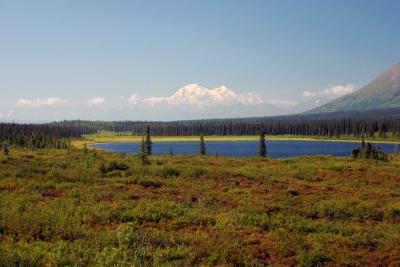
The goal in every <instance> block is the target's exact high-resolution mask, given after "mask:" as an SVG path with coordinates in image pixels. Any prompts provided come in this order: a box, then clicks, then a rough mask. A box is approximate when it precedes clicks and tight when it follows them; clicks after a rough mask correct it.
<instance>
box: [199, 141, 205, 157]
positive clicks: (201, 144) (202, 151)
mask: <svg viewBox="0 0 400 267" xmlns="http://www.w3.org/2000/svg"><path fill="white" fill-rule="evenodd" d="M199 154H200V155H202V156H204V155H205V154H206V143H204V137H203V136H200V147H199Z"/></svg>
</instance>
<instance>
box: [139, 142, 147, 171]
mask: <svg viewBox="0 0 400 267" xmlns="http://www.w3.org/2000/svg"><path fill="white" fill-rule="evenodd" d="M147 151H148V150H147V144H146V141H145V139H144V137H142V142H141V143H140V152H139V157H140V161H141V163H142V166H144V165H147V164H149V163H150V162H149V159H148V158H147V156H148V154H147V153H148V152H147Z"/></svg>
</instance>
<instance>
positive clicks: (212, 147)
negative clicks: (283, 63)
mask: <svg viewBox="0 0 400 267" xmlns="http://www.w3.org/2000/svg"><path fill="white" fill-rule="evenodd" d="M266 143H267V154H268V156H271V157H272V158H286V157H295V156H302V155H332V156H337V157H345V156H350V155H351V152H352V150H353V149H354V148H357V147H359V146H360V143H359V142H329V141H274V140H273V141H267V142H266ZM373 145H374V146H379V147H380V148H381V149H382V150H383V151H385V152H389V153H391V152H394V151H395V150H396V149H397V148H396V145H395V144H380V143H374V144H373ZM91 146H94V147H98V148H101V149H104V150H107V151H111V152H116V153H132V152H138V151H139V147H140V143H137V142H129V143H97V144H92V145H91ZM171 150H172V152H173V154H174V155H176V154H179V155H193V154H198V151H199V143H198V142H154V143H153V154H155V155H168V154H169V153H170V151H171ZM206 150H207V154H208V155H215V154H218V155H225V156H235V157H249V156H256V155H257V151H258V141H225V142H224V141H213V142H206Z"/></svg>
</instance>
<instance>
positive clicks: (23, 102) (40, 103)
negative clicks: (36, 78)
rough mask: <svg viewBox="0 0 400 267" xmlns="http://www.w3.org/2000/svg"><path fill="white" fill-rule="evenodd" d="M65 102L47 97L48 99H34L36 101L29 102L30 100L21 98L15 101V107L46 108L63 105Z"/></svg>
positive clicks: (57, 98)
mask: <svg viewBox="0 0 400 267" xmlns="http://www.w3.org/2000/svg"><path fill="white" fill-rule="evenodd" d="M66 102H67V101H66V100H64V99H62V98H59V97H49V98H48V99H45V100H41V99H36V100H30V99H25V98H21V99H19V100H18V101H17V103H16V105H17V106H20V107H36V108H37V107H46V106H56V105H60V104H64V103H66Z"/></svg>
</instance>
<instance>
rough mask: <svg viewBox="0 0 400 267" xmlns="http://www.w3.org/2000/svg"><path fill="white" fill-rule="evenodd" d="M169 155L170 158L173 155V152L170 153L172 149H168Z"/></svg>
mask: <svg viewBox="0 0 400 267" xmlns="http://www.w3.org/2000/svg"><path fill="white" fill-rule="evenodd" d="M169 155H170V157H172V156H173V155H174V152H173V151H172V147H171V148H170V149H169Z"/></svg>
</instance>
